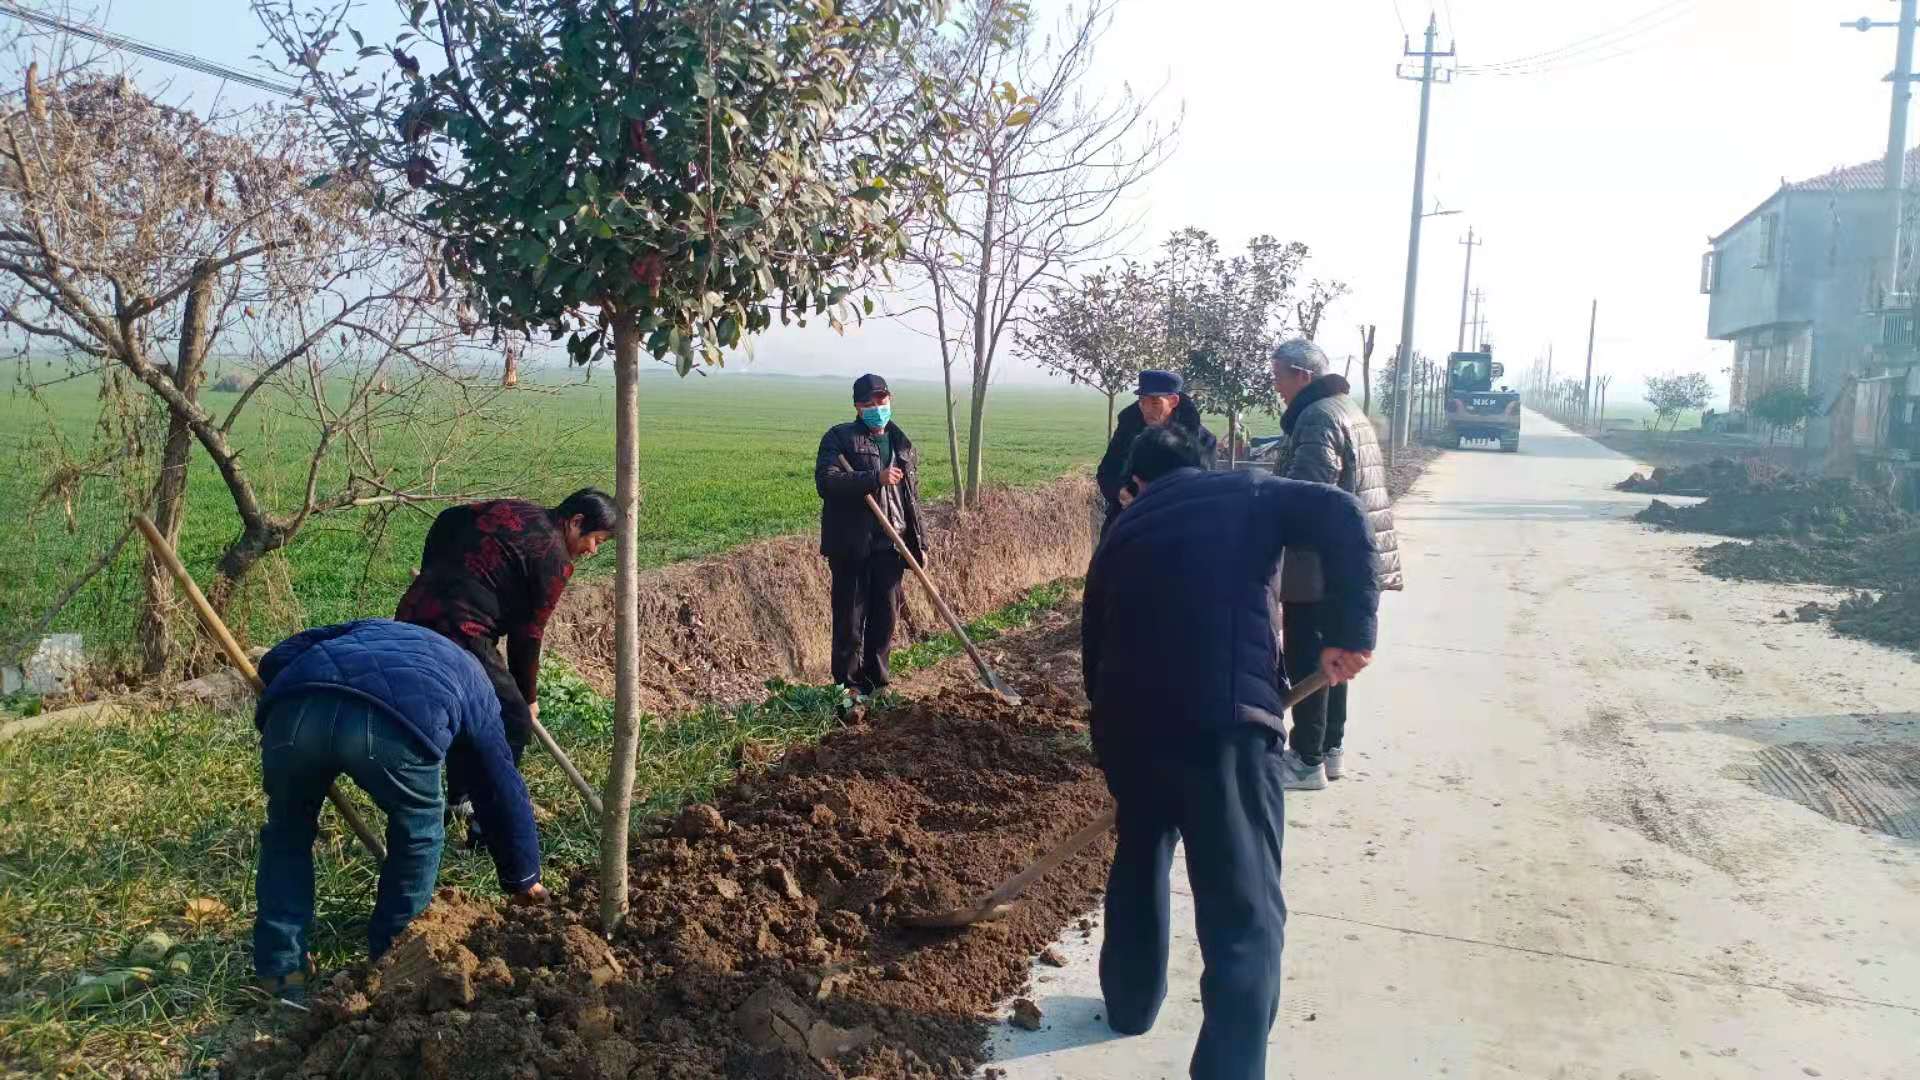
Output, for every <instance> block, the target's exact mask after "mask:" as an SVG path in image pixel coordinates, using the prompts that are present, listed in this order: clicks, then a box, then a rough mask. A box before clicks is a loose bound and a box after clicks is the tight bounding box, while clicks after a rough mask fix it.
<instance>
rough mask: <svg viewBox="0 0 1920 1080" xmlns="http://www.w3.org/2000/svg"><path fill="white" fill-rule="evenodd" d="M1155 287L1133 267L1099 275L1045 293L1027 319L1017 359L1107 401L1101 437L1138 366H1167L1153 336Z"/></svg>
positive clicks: (1157, 332)
mask: <svg viewBox="0 0 1920 1080" xmlns="http://www.w3.org/2000/svg"><path fill="white" fill-rule="evenodd" d="M1160 299H1161V298H1160V288H1159V286H1158V284H1157V283H1156V282H1155V281H1154V280H1153V277H1152V276H1151V274H1150V273H1149V272H1148V271H1147V270H1145V269H1144V268H1143V267H1141V266H1140V265H1139V264H1138V263H1134V262H1131V261H1129V262H1125V263H1123V264H1121V267H1120V269H1119V270H1117V271H1115V270H1099V271H1096V272H1094V273H1091V274H1088V275H1087V276H1085V277H1083V278H1081V279H1080V280H1079V281H1077V282H1075V283H1073V284H1072V285H1058V286H1054V287H1053V288H1050V289H1048V290H1047V302H1046V303H1045V305H1043V306H1042V307H1040V308H1039V310H1037V311H1035V312H1034V313H1033V315H1032V316H1031V317H1030V318H1029V319H1028V320H1027V325H1028V327H1029V328H1028V329H1027V330H1025V331H1022V332H1021V334H1020V335H1019V338H1018V342H1017V344H1018V347H1019V351H1020V354H1021V355H1022V356H1024V357H1026V358H1027V359H1029V360H1031V361H1033V362H1034V363H1036V364H1038V365H1040V366H1041V367H1043V368H1046V369H1047V370H1049V371H1052V372H1055V373H1057V374H1060V375H1064V376H1066V378H1067V379H1068V380H1069V381H1071V382H1074V383H1078V384H1079V385H1082V386H1090V387H1092V388H1093V389H1095V390H1098V391H1099V392H1100V393H1101V394H1102V395H1103V396H1104V397H1105V398H1106V399H1107V434H1108V435H1109V436H1111V435H1112V434H1113V418H1114V404H1115V402H1116V401H1117V399H1118V398H1119V397H1120V395H1122V394H1124V393H1126V392H1127V391H1128V390H1130V389H1132V388H1133V386H1134V380H1135V378H1136V377H1137V376H1138V375H1139V373H1140V372H1141V371H1142V370H1143V369H1146V368H1150V367H1155V366H1159V365H1162V364H1165V363H1166V362H1167V356H1168V354H1167V348H1166V339H1165V336H1164V335H1163V334H1162V333H1161V327H1162V318H1161V312H1160Z"/></svg>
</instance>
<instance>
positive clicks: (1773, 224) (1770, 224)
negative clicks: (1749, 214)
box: [1753, 214, 1780, 266]
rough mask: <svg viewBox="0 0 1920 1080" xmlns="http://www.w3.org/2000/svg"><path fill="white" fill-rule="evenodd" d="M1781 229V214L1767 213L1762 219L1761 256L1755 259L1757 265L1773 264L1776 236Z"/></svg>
mask: <svg viewBox="0 0 1920 1080" xmlns="http://www.w3.org/2000/svg"><path fill="white" fill-rule="evenodd" d="M1779 231H1780V215H1779V214H1767V215H1766V216H1764V217H1762V218H1761V219H1760V256H1759V258H1757V259H1755V260H1754V261H1753V265H1755V266H1771V265H1773V245H1774V236H1775V234H1776V233H1778V232H1779Z"/></svg>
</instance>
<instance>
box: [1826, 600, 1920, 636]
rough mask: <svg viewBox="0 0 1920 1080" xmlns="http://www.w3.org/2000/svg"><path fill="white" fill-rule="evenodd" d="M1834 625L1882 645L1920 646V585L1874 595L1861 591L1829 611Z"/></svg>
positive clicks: (1848, 633) (1846, 632) (1851, 634)
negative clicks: (1919, 586) (1877, 595)
mask: <svg viewBox="0 0 1920 1080" xmlns="http://www.w3.org/2000/svg"><path fill="white" fill-rule="evenodd" d="M1828 614H1829V616H1830V618H1831V621H1832V623H1833V628H1834V629H1835V630H1837V631H1839V632H1840V633H1842V634H1846V635H1848V636H1849V637H1857V638H1865V639H1867V640H1868V641H1877V642H1879V643H1880V644H1882V645H1892V646H1895V647H1897V648H1903V649H1920V588H1911V587H1909V588H1900V589H1893V590H1891V591H1889V592H1886V593H1883V594H1881V595H1880V596H1879V597H1877V598H1876V597H1874V596H1873V595H1872V594H1870V593H1861V594H1859V595H1857V596H1855V597H1853V598H1852V599H1850V600H1843V601H1841V602H1840V604H1839V605H1838V606H1836V607H1835V608H1833V609H1832V610H1831V611H1830V612H1829V613H1828Z"/></svg>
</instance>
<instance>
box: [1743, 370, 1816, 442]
mask: <svg viewBox="0 0 1920 1080" xmlns="http://www.w3.org/2000/svg"><path fill="white" fill-rule="evenodd" d="M1813 406H1814V400H1813V395H1811V394H1809V393H1807V392H1806V391H1805V390H1804V389H1802V388H1801V387H1799V386H1798V385H1796V384H1793V383H1782V384H1780V385H1778V386H1773V387H1769V388H1768V389H1767V390H1766V391H1765V392H1763V393H1761V394H1760V396H1759V397H1756V398H1754V399H1753V400H1752V401H1749V402H1748V403H1747V412H1748V413H1750V414H1752V416H1753V418H1754V419H1755V420H1758V421H1760V422H1761V423H1763V424H1765V425H1767V444H1768V445H1769V446H1771V445H1772V444H1773V441H1774V440H1775V439H1776V438H1778V437H1779V435H1780V433H1781V432H1783V431H1785V432H1793V431H1797V430H1799V428H1800V425H1802V424H1804V423H1806V422H1807V417H1809V416H1811V415H1813Z"/></svg>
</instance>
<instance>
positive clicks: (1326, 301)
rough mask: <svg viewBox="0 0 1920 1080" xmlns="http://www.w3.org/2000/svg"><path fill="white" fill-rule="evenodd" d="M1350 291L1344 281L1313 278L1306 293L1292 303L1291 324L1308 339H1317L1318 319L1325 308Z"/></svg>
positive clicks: (1322, 316)
mask: <svg viewBox="0 0 1920 1080" xmlns="http://www.w3.org/2000/svg"><path fill="white" fill-rule="evenodd" d="M1352 291H1353V290H1352V289H1349V288H1348V287H1347V283H1346V282H1344V281H1321V280H1319V279H1318V278H1316V279H1314V282H1313V284H1311V285H1309V286H1307V292H1306V295H1304V296H1302V297H1300V299H1298V300H1296V301H1294V304H1293V324H1294V326H1295V327H1297V328H1298V329H1299V331H1300V336H1301V337H1303V338H1306V339H1307V340H1308V341H1314V340H1317V339H1318V338H1319V336H1320V320H1321V319H1322V318H1324V317H1325V316H1326V314H1327V309H1328V308H1330V307H1332V306H1333V305H1334V304H1335V303H1337V302H1338V301H1339V300H1340V298H1341V297H1343V296H1345V295H1347V294H1348V293H1350V292H1352Z"/></svg>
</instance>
